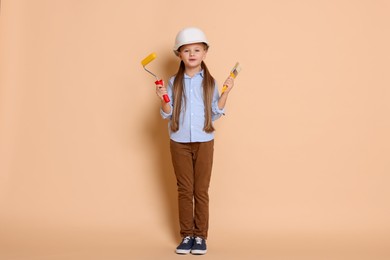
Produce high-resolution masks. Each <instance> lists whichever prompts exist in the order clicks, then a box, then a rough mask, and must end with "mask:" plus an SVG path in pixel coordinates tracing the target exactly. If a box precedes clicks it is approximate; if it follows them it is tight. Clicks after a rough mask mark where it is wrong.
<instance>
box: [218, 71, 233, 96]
mask: <svg viewBox="0 0 390 260" xmlns="http://www.w3.org/2000/svg"><path fill="white" fill-rule="evenodd" d="M230 77H232V78H233V79H234V78H235V77H236V74H234V73H233V72H230ZM227 88H228V86H226V85H223V87H222V93H221V94H223V92H225V91H226V90H227Z"/></svg>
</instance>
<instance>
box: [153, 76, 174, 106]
mask: <svg viewBox="0 0 390 260" xmlns="http://www.w3.org/2000/svg"><path fill="white" fill-rule="evenodd" d="M154 83H155V84H156V85H163V84H164V82H163V80H162V79H159V80H156V81H155V82H154ZM163 98H164V101H165V103H168V102H169V101H171V100H170V99H169V97H168V95H167V94H165V95H164V96H163Z"/></svg>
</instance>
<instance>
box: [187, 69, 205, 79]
mask: <svg viewBox="0 0 390 260" xmlns="http://www.w3.org/2000/svg"><path fill="white" fill-rule="evenodd" d="M198 75H199V76H201V77H202V78H203V77H204V70H201V71H199V72H198V73H196V74H195V75H194V76H193V78H195V77H197V76H198ZM184 78H186V79H190V78H191V77H190V76H188V75H187V74H185V73H184Z"/></svg>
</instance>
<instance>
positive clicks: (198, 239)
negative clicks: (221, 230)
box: [195, 237, 202, 245]
mask: <svg viewBox="0 0 390 260" xmlns="http://www.w3.org/2000/svg"><path fill="white" fill-rule="evenodd" d="M195 242H196V243H197V244H198V245H201V244H202V238H200V237H196V238H195Z"/></svg>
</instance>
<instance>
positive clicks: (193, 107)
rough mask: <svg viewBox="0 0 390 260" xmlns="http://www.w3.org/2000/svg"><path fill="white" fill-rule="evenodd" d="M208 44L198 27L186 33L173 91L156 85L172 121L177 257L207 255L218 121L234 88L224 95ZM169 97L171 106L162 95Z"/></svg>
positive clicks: (178, 46) (178, 43)
mask: <svg viewBox="0 0 390 260" xmlns="http://www.w3.org/2000/svg"><path fill="white" fill-rule="evenodd" d="M208 48H209V43H208V41H207V39H206V36H205V34H204V33H203V32H202V31H201V30H200V29H198V28H194V27H189V28H185V29H183V30H181V31H180V32H179V33H178V34H177V36H176V40H175V46H174V49H173V50H174V52H175V54H176V55H177V56H178V57H179V58H180V60H181V61H180V67H179V70H178V71H177V73H176V75H175V76H173V77H172V78H171V79H170V80H169V84H168V89H166V88H165V86H164V85H157V86H156V93H157V95H158V97H159V98H160V99H161V111H160V112H161V115H162V117H163V118H164V119H169V133H170V139H171V140H170V151H171V157H172V163H173V168H174V171H175V175H176V179H177V186H178V201H179V220H180V234H181V236H182V238H183V240H182V242H181V243H180V244H179V246H178V247H177V248H176V253H178V254H188V253H190V252H191V253H192V254H205V253H206V252H207V246H206V239H207V233H208V224H209V196H208V189H209V184H210V177H211V169H212V163H213V150H214V126H213V123H212V122H213V121H214V120H216V119H218V118H219V117H221V115H223V114H224V107H225V103H226V100H227V97H228V95H229V92H230V91H231V90H232V88H233V85H234V80H233V78H231V77H229V78H228V79H227V80H226V81H225V83H224V85H226V86H227V90H226V91H225V92H224V93H223V94H222V95H221V96H219V93H218V88H217V86H216V83H215V80H214V78H213V77H212V76H211V74H210V72H209V70H208V69H207V67H206V64H205V63H204V59H205V58H206V54H207V51H208ZM165 94H168V96H169V98H170V100H171V101H170V102H169V103H165V102H164V99H163V95H165Z"/></svg>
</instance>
